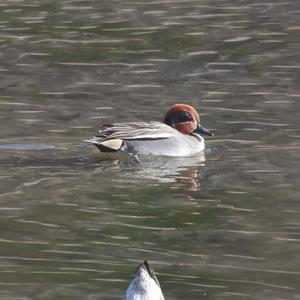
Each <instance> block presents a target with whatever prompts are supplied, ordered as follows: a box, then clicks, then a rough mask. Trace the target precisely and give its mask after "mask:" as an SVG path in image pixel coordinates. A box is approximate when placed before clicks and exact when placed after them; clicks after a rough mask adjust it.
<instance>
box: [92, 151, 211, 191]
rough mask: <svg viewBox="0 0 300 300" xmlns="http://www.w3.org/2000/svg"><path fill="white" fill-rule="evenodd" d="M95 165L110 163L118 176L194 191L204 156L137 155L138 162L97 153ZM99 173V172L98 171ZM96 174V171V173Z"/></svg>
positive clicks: (198, 182)
mask: <svg viewBox="0 0 300 300" xmlns="http://www.w3.org/2000/svg"><path fill="white" fill-rule="evenodd" d="M94 158H95V162H96V163H101V164H103V162H104V161H106V162H107V161H112V166H113V168H115V169H118V170H119V171H120V173H119V175H120V176H124V177H126V178H130V179H133V180H135V179H136V178H139V179H147V180H155V181H158V182H161V183H167V182H169V183H172V185H173V186H174V187H175V188H176V187H178V188H182V187H184V188H186V189H187V190H189V191H196V190H199V188H200V180H199V176H200V170H201V167H202V166H203V165H204V163H205V154H204V152H201V153H199V154H197V155H196V156H191V157H166V156H153V155H139V156H138V158H139V161H140V162H137V161H136V160H135V158H133V157H130V156H128V155H121V157H120V155H117V154H105V153H98V154H97V155H96V156H95V157H94ZM99 171H101V170H99ZM96 172H97V171H96Z"/></svg>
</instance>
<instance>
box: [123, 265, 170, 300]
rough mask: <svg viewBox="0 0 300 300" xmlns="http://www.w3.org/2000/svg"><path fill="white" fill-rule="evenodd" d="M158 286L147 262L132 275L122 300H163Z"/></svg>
mask: <svg viewBox="0 0 300 300" xmlns="http://www.w3.org/2000/svg"><path fill="white" fill-rule="evenodd" d="M164 299H165V298H164V296H163V293H162V290H161V288H160V284H159V282H158V280H157V278H156V276H155V274H154V271H153V270H152V269H151V267H150V265H149V263H148V261H147V260H145V261H144V262H143V263H142V264H140V265H139V266H138V268H137V270H136V271H135V273H134V274H133V277H132V280H131V281H130V283H129V286H128V288H127V290H126V294H125V297H124V300H164Z"/></svg>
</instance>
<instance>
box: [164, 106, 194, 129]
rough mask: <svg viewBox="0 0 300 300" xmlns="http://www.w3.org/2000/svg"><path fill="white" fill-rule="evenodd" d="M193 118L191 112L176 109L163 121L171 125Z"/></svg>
mask: <svg viewBox="0 0 300 300" xmlns="http://www.w3.org/2000/svg"><path fill="white" fill-rule="evenodd" d="M193 120H194V118H193V116H192V114H191V113H189V112H187V111H183V110H177V111H174V112H172V113H171V114H169V115H167V116H166V117H165V120H164V123H165V124H167V125H169V126H173V125H175V124H177V123H184V122H190V121H193Z"/></svg>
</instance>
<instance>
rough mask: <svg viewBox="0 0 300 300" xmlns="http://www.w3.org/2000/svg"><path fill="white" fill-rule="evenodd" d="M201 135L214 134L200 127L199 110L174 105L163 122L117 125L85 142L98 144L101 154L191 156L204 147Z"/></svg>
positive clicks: (105, 128)
mask: <svg viewBox="0 0 300 300" xmlns="http://www.w3.org/2000/svg"><path fill="white" fill-rule="evenodd" d="M201 135H210V136H211V135H213V134H212V133H211V132H210V131H209V130H207V129H205V128H204V127H203V126H201V124H200V117H199V114H198V112H197V111H196V109H195V108H193V107H192V106H191V105H187V104H175V105H173V106H172V107H171V108H170V109H169V110H168V111H167V113H166V115H165V118H164V121H163V123H162V122H152V121H151V122H130V123H115V124H113V125H110V126H105V127H104V128H103V129H101V130H99V134H98V135H97V136H95V137H93V138H92V139H89V140H85V141H86V142H89V143H92V144H94V145H96V146H97V147H98V149H99V150H100V151H101V152H116V151H121V152H127V153H130V154H133V155H138V154H153V155H167V156H192V155H195V154H197V153H199V152H201V151H203V150H204V148H205V144H204V139H203V137H202V136H201Z"/></svg>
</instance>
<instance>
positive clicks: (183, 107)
mask: <svg viewBox="0 0 300 300" xmlns="http://www.w3.org/2000/svg"><path fill="white" fill-rule="evenodd" d="M164 123H165V124H167V125H169V126H171V127H173V128H175V129H177V130H178V131H180V132H181V133H183V134H192V133H202V134H206V135H212V133H211V132H210V131H208V130H207V129H205V128H204V127H202V126H201V125H200V117H199V114H198V112H197V110H196V109H195V108H194V107H192V106H191V105H188V104H174V105H173V106H172V107H171V108H170V109H169V110H168V111H167V113H166V115H165V119H164Z"/></svg>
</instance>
